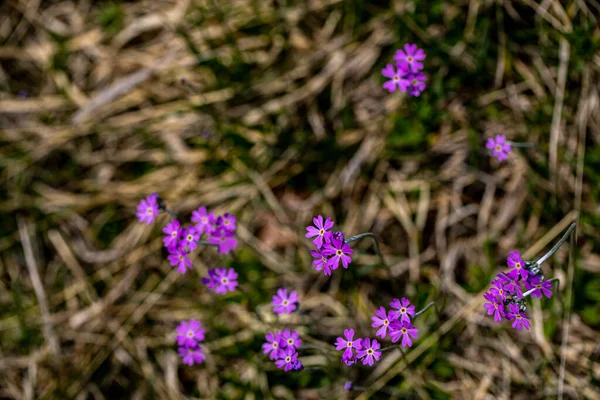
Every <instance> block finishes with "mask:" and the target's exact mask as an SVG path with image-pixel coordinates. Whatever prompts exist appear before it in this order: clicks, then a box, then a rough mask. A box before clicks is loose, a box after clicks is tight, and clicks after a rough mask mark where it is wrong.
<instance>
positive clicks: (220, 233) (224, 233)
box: [208, 229, 237, 254]
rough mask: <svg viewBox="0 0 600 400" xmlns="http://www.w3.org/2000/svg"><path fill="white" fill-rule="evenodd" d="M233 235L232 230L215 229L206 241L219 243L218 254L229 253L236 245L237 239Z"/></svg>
mask: <svg viewBox="0 0 600 400" xmlns="http://www.w3.org/2000/svg"><path fill="white" fill-rule="evenodd" d="M234 236H235V235H234V234H233V232H230V231H228V230H226V229H215V231H214V232H212V234H211V237H210V238H209V239H208V241H209V242H211V243H213V244H217V245H219V254H229V252H231V250H235V248H236V246H237V239H236V238H235V237H234Z"/></svg>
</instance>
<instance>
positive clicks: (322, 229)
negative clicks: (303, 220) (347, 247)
mask: <svg viewBox="0 0 600 400" xmlns="http://www.w3.org/2000/svg"><path fill="white" fill-rule="evenodd" d="M313 224H315V226H307V227H306V235H304V236H306V237H307V238H311V237H315V236H316V238H315V239H314V240H313V244H314V245H315V246H317V248H318V249H320V248H321V247H323V242H324V241H325V242H329V239H330V237H331V232H328V231H327V230H328V229H331V228H332V227H333V224H334V223H333V221H332V220H331V218H330V217H327V220H325V222H323V217H322V216H321V215H319V216H318V217H315V218H313Z"/></svg>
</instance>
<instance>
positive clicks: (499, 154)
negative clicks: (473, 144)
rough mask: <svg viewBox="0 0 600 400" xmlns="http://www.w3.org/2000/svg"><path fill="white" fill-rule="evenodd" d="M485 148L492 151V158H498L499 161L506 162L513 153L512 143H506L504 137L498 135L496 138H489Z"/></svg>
mask: <svg viewBox="0 0 600 400" xmlns="http://www.w3.org/2000/svg"><path fill="white" fill-rule="evenodd" d="M485 147H487V148H488V149H490V150H492V156H494V157H496V158H497V159H498V161H504V160H506V157H507V156H508V153H510V151H511V147H510V143H508V142H507V141H506V137H505V136H504V135H496V138H495V139H493V138H489V139H488V140H487V142H486V143H485Z"/></svg>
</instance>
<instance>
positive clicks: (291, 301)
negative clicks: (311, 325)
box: [271, 289, 298, 315]
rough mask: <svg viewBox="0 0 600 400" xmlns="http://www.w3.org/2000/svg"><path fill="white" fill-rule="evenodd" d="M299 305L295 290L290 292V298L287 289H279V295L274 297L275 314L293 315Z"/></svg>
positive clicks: (272, 303)
mask: <svg viewBox="0 0 600 400" xmlns="http://www.w3.org/2000/svg"><path fill="white" fill-rule="evenodd" d="M297 304H298V295H297V294H296V291H295V290H292V291H291V292H290V295H289V296H288V291H287V289H277V294H274V295H273V301H272V302H271V305H272V306H273V312H274V313H275V314H279V315H281V314H291V313H292V312H293V311H294V310H295V309H296V306H297Z"/></svg>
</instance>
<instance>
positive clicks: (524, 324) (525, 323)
mask: <svg viewBox="0 0 600 400" xmlns="http://www.w3.org/2000/svg"><path fill="white" fill-rule="evenodd" d="M506 315H507V319H509V320H511V321H512V320H514V321H513V323H512V327H513V328H516V329H517V330H521V329H523V328H525V329H526V330H529V327H530V326H531V324H530V323H529V317H528V316H527V314H525V313H524V312H521V311H520V310H519V306H518V305H517V304H509V305H508V312H507V313H506Z"/></svg>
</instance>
